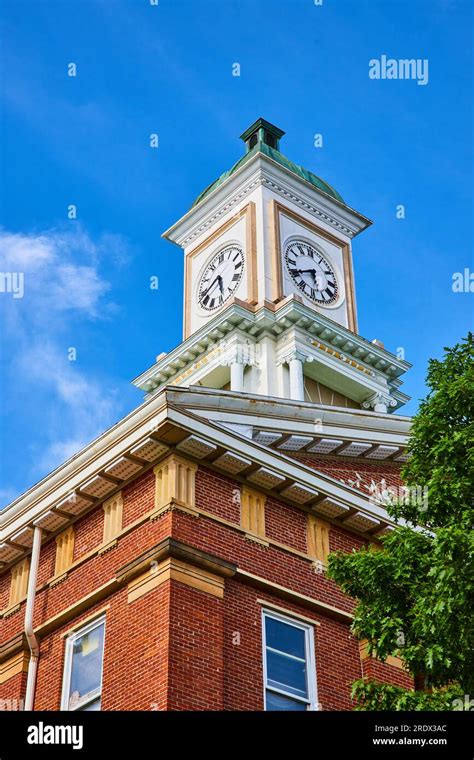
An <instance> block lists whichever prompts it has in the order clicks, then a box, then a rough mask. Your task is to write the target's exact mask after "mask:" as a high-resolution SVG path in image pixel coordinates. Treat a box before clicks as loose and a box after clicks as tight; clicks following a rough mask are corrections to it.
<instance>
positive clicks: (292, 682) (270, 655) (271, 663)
mask: <svg viewBox="0 0 474 760" xmlns="http://www.w3.org/2000/svg"><path fill="white" fill-rule="evenodd" d="M267 683H268V686H274V687H275V688H277V689H283V691H288V692H290V693H291V694H295V695H296V696H299V697H306V696H307V690H306V663H305V662H304V660H303V661H301V660H294V659H293V658H292V657H287V656H286V655H284V654H278V653H277V652H272V651H271V650H270V649H267Z"/></svg>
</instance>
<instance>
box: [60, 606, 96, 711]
mask: <svg viewBox="0 0 474 760" xmlns="http://www.w3.org/2000/svg"><path fill="white" fill-rule="evenodd" d="M104 635H105V618H100V619H98V620H94V622H93V623H90V624H89V625H87V626H85V627H84V628H81V629H80V630H79V631H77V632H75V633H73V634H71V636H69V638H68V639H67V641H66V659H65V663H64V679H63V696H62V700H61V709H62V710H100V704H101V691H102V661H103V656H104Z"/></svg>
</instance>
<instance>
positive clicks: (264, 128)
mask: <svg viewBox="0 0 474 760" xmlns="http://www.w3.org/2000/svg"><path fill="white" fill-rule="evenodd" d="M284 134H285V133H284V132H282V130H281V129H278V127H275V126H274V125H273V124H270V122H268V121H265V119H257V121H256V122H255V123H254V124H252V126H251V127H249V128H248V129H247V130H246V131H245V132H244V133H243V134H242V135H241V139H242V140H244V141H245V142H246V145H247V153H246V154H245V155H244V156H242V158H239V160H238V161H237V162H236V163H235V164H234V165H233V167H232V168H231V169H229V170H228V171H226V172H224V173H223V174H221V176H220V177H218V179H216V180H214V182H211V184H210V185H208V187H206V189H205V190H203V191H202V193H200V194H199V195H198V197H197V198H196V200H195V201H194V203H193V205H192V207H191V208H194V206H197V204H198V203H201V201H203V200H204V199H205V198H207V196H208V195H209V194H210V193H212V191H213V190H215V189H216V188H218V187H219V186H220V185H222V184H223V183H224V182H225V181H226V179H227V178H228V177H230V176H231V175H232V174H235V172H236V171H237V170H238V169H240V167H241V166H244V164H246V163H247V161H250V160H251V159H252V158H253V156H255V155H256V154H257V153H263V154H264V155H265V156H268V157H269V158H271V159H272V160H273V161H275V162H276V163H277V164H280V166H283V167H284V168H285V169H288V170H289V171H290V172H293V174H296V176H297V177H300V178H301V179H304V180H305V181H306V182H309V184H310V185H313V187H316V188H317V189H318V190H321V191H322V192H323V193H326V195H330V196H331V198H335V199H336V200H337V201H340V202H341V203H344V200H343V198H342V197H341V196H340V195H339V193H338V192H337V190H335V189H334V188H333V187H331V185H329V184H328V183H327V182H325V181H324V180H322V179H321V178H320V177H317V176H316V174H313V172H310V171H308V169H303V167H302V166H298V164H294V163H293V161H290V159H289V158H287V157H286V156H284V155H283V153H280V151H279V149H278V148H279V141H280V137H282V136H283V135H284Z"/></svg>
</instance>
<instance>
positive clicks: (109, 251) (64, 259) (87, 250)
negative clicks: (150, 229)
mask: <svg viewBox="0 0 474 760" xmlns="http://www.w3.org/2000/svg"><path fill="white" fill-rule="evenodd" d="M126 254H127V245H126V242H125V241H124V240H123V239H122V238H120V237H119V236H116V235H105V236H103V237H101V238H99V240H98V241H96V242H94V241H93V240H92V239H91V237H90V236H89V235H88V234H87V233H86V232H84V230H83V229H82V228H81V227H80V226H77V227H76V228H75V229H74V230H73V231H64V230H50V231H48V232H44V233H40V234H36V235H35V234H29V235H26V234H23V233H10V232H7V231H5V230H0V271H1V272H21V273H22V274H23V276H24V297H23V299H21V302H20V300H18V299H15V300H14V299H7V298H3V299H2V301H3V306H4V307H6V308H8V307H10V309H9V311H10V314H9V317H10V321H13V322H15V323H16V324H17V326H18V322H20V324H23V323H24V322H25V321H28V319H29V318H31V317H33V318H34V321H35V323H36V324H38V321H40V322H42V323H43V324H45V325H48V326H50V323H51V322H52V321H53V319H55V318H56V315H55V314H54V313H55V312H61V311H70V312H76V313H80V314H82V315H85V316H88V317H93V318H96V317H97V316H98V315H99V309H98V304H99V301H100V300H101V298H102V297H103V296H104V294H105V293H107V291H108V290H109V289H110V284H109V283H108V282H107V281H105V280H104V279H103V278H102V277H101V276H100V274H99V271H98V262H99V261H100V260H101V258H105V257H108V259H109V260H110V259H112V260H113V261H114V258H116V259H117V261H118V263H119V265H120V264H123V262H124V260H126ZM114 263H117V262H116V261H114ZM12 301H13V303H12ZM109 307H110V304H109ZM104 311H105V313H107V310H102V313H104Z"/></svg>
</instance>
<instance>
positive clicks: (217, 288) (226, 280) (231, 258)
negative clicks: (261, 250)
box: [198, 245, 244, 311]
mask: <svg viewBox="0 0 474 760" xmlns="http://www.w3.org/2000/svg"><path fill="white" fill-rule="evenodd" d="M243 272H244V254H243V252H242V249H241V248H239V247H238V246H236V245H229V246H227V248H223V249H222V251H219V253H216V255H215V256H214V257H213V259H212V260H211V261H210V262H209V264H208V265H207V267H206V269H205V270H204V274H203V275H202V277H201V282H200V283H199V288H198V302H199V305H200V306H201V308H203V309H206V311H213V310H214V309H218V308H219V307H220V306H222V304H223V303H225V301H227V299H228V298H230V297H231V295H232V294H233V293H234V292H235V290H236V289H237V286H238V285H239V282H240V281H241V279H242V275H243Z"/></svg>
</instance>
